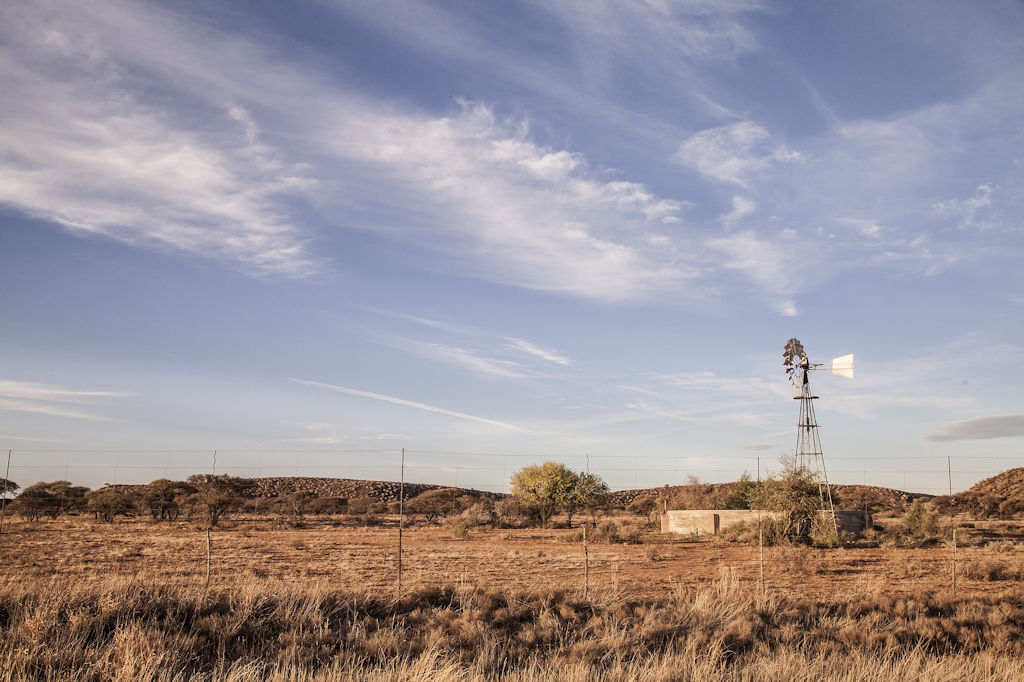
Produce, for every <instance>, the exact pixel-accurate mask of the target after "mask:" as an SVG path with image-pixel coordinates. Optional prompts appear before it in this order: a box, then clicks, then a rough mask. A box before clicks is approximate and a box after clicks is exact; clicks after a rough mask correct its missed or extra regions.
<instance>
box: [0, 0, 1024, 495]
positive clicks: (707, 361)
mask: <svg viewBox="0 0 1024 682" xmlns="http://www.w3.org/2000/svg"><path fill="white" fill-rule="evenodd" d="M1022 36H1024V5H1021V4H1020V3H1018V2H988V3H961V2H933V1H929V2H902V3H890V2H858V3H782V2H760V1H757V0H751V1H747V0H722V1H721V2H714V1H712V0H679V1H673V0H647V1H642V0H608V1H604V0H579V1H577V2H572V1H571V0H565V1H557V0H554V1H544V2H533V1H515V2H513V1H510V2H500V3H497V2H495V3H486V2H485V3H481V2H470V1H466V2H458V1H452V2H430V1H426V0H422V1H416V2H412V1H409V2H406V1H404V0H372V1H370V0H367V1H365V2H364V1H361V0H347V1H340V0H333V1H332V0H311V1H309V2H304V3H278V2H269V1H267V2H256V1H253V2H236V3H230V2H218V1H203V2H199V1H193V2H188V1H185V2H176V3H155V2H152V3H150V2H123V1H121V0H110V1H105V2H102V3H99V2H95V3H94V2H82V1H80V0H63V1H62V0H31V1H20V0H10V1H9V2H5V3H3V5H2V7H0V89H2V92H3V93H4V95H3V97H2V98H0V447H3V449H12V450H13V451H14V454H13V457H12V459H13V462H12V468H11V478H12V479H14V480H16V481H18V482H20V483H22V484H25V483H30V482H33V481H35V480H52V479H55V478H65V477H70V478H72V479H74V480H76V481H77V482H81V483H85V484H88V485H99V484H102V483H104V482H141V481H148V480H151V479H152V478H157V477H158V476H162V475H165V474H167V475H170V476H171V477H175V476H178V477H181V476H184V475H187V474H188V473H193V472H195V471H206V470H210V469H211V468H212V467H214V466H219V467H220V468H219V469H218V471H228V472H233V473H239V474H245V475H258V474H263V475H270V474H275V475H284V474H292V475H294V474H302V475H346V476H348V475H351V476H355V477H362V478H388V479H397V478H398V476H399V473H398V472H399V468H398V467H399V462H400V459H399V455H398V453H399V452H400V450H401V449H402V448H405V449H406V451H407V455H406V466H407V472H406V476H407V478H408V479H409V480H419V481H425V482H435V483H449V484H450V483H457V484H460V485H472V486H475V487H480V488H486V489H492V490H506V489H507V487H508V477H509V475H510V473H511V472H512V471H514V470H515V469H516V468H518V467H520V466H523V465H526V464H530V463H535V462H541V461H545V460H548V459H553V460H556V461H562V462H565V463H567V464H569V465H570V466H572V467H574V468H576V469H582V468H584V467H589V468H591V470H593V471H597V472H599V473H600V474H601V475H602V476H603V477H604V478H605V479H606V480H607V481H608V483H609V484H610V485H611V487H612V488H613V489H614V488H626V487H634V486H655V485H662V484H666V483H680V482H683V481H685V480H686V477H687V476H688V475H695V476H698V477H699V478H700V479H702V480H706V481H712V482H713V481H717V480H734V479H735V478H736V477H737V476H738V475H739V474H740V473H741V472H742V471H744V470H746V471H750V472H751V473H754V471H755V468H757V467H761V468H762V469H763V470H769V469H771V468H772V467H773V466H774V467H776V468H777V466H778V464H779V457H780V456H781V455H784V454H785V453H787V452H790V453H791V452H792V449H793V446H794V443H795V423H796V417H797V403H796V402H794V401H793V400H792V395H793V389H792V387H791V386H790V385H789V384H788V383H787V380H786V376H785V374H784V371H783V367H782V364H781V360H782V358H781V353H782V348H783V345H784V344H785V342H786V340H787V339H789V338H790V337H796V338H799V339H800V340H801V341H802V342H803V344H804V346H805V347H806V348H807V351H808V354H809V356H810V359H811V361H812V362H825V363H827V362H828V361H830V360H831V358H833V357H836V356H839V355H842V354H846V353H855V355H856V363H857V369H856V376H855V378H854V379H852V380H849V379H845V378H842V377H837V376H832V375H831V374H829V373H828V372H820V373H818V374H817V375H815V376H814V378H813V384H812V385H813V386H814V389H815V393H816V394H817V395H819V396H820V400H819V401H818V402H817V410H818V419H819V423H820V424H821V432H822V433H821V437H822V441H823V446H824V451H825V457H826V461H827V462H828V465H829V467H830V474H831V478H832V480H833V481H838V482H849V483H861V482H866V483H872V484H879V485H892V486H896V487H899V488H904V489H910V490H921V491H926V492H941V491H942V490H943V489H945V487H946V486H947V485H948V482H947V461H948V462H949V463H950V464H949V469H950V470H951V471H952V478H953V481H952V483H953V487H954V488H963V487H967V486H969V485H970V484H972V483H973V482H974V481H977V480H979V479H980V478H983V477H984V476H987V475H991V474H993V473H996V472H998V471H1000V470H1002V469H1006V468H1010V467H1012V466H1018V465H1022V464H1024V452H1022V445H1024V397H1022V396H1024V392H1022V391H1021V389H1020V386H1021V385H1022V383H1024V370H1022V369H1021V367H1022V360H1024V333H1022V332H1024V324H1022V321H1024V275H1022V271H1024V268H1022V267H1021V260H1022V256H1024V248H1022V246H1024V240H1022V221H1021V215H1022V211H1021V209H1022V206H1024V204H1022V196H1024V182H1022V180H1024V88H1022V87H1021V83H1022V82H1024V37H1022ZM214 450H217V458H218V464H214V462H213V457H214V456H213V451H214ZM947 458H949V459H948V460H947ZM342 472H343V473H342Z"/></svg>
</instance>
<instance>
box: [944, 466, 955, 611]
mask: <svg viewBox="0 0 1024 682" xmlns="http://www.w3.org/2000/svg"><path fill="white" fill-rule="evenodd" d="M946 481H947V482H948V483H949V525H951V526H953V576H952V577H953V595H954V596H955V595H956V525H955V524H954V521H953V465H952V464H951V463H950V458H949V455H946Z"/></svg>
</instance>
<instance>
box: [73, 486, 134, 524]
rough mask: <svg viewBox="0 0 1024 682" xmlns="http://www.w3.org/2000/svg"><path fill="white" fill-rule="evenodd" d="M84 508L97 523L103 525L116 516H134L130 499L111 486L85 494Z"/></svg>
mask: <svg viewBox="0 0 1024 682" xmlns="http://www.w3.org/2000/svg"><path fill="white" fill-rule="evenodd" d="M85 508H86V509H88V510H89V511H91V512H92V513H93V514H94V515H95V517H96V520H97V521H103V522H104V523H110V522H111V521H113V520H114V519H115V518H117V517H118V516H133V515H134V514H135V505H134V504H133V503H132V499H131V498H130V497H129V496H128V495H125V494H124V493H122V492H121V491H119V490H118V489H117V488H114V487H112V486H107V487H104V488H98V489H96V490H90V491H88V492H87V493H85Z"/></svg>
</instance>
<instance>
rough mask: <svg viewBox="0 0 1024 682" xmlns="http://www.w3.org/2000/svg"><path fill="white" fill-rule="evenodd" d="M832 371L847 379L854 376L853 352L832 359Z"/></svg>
mask: <svg viewBox="0 0 1024 682" xmlns="http://www.w3.org/2000/svg"><path fill="white" fill-rule="evenodd" d="M832 373H833V374H838V375H839V376H841V377H846V378H847V379H852V378H853V353H850V354H849V355H840V356H839V357H838V358H836V359H835V360H833V361H832Z"/></svg>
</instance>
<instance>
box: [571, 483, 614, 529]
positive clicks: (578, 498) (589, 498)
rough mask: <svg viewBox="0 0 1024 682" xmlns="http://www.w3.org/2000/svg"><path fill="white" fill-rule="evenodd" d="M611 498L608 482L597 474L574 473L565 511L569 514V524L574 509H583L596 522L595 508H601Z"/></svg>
mask: <svg viewBox="0 0 1024 682" xmlns="http://www.w3.org/2000/svg"><path fill="white" fill-rule="evenodd" d="M610 499H611V492H610V491H609V490H608V484H607V483H605V482H604V480H603V479H602V478H601V477H600V476H598V475H597V474H591V473H586V472H581V473H579V474H576V485H575V486H574V487H573V489H572V491H571V492H570V493H569V496H568V500H567V504H566V512H568V514H569V525H570V526H571V525H572V514H573V512H574V511H579V510H582V511H585V512H588V513H589V514H590V520H591V521H593V522H595V523H596V522H597V510H599V509H603V508H604V507H606V506H607V505H608V501H609V500H610Z"/></svg>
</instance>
